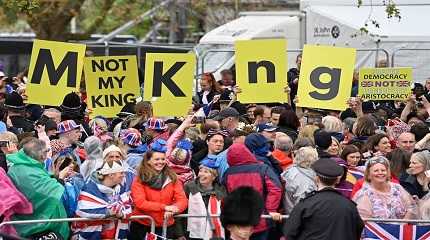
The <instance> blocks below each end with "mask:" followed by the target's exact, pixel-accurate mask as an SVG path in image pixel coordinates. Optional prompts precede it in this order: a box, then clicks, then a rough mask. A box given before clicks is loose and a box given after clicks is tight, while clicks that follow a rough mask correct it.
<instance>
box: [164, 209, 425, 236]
mask: <svg viewBox="0 0 430 240" xmlns="http://www.w3.org/2000/svg"><path fill="white" fill-rule="evenodd" d="M173 217H174V218H208V217H220V215H209V216H208V215H191V214H178V215H175V216H173ZM288 217H289V216H288V215H281V219H287V218H288ZM261 218H264V219H270V218H272V217H271V216H270V215H261ZM167 220H168V219H164V221H163V229H162V230H163V231H162V237H163V238H164V239H167V238H166V236H167V227H168V226H167ZM362 220H363V221H364V222H375V223H378V222H379V223H410V224H422V223H430V219H429V220H418V219H379V218H363V219H362Z"/></svg>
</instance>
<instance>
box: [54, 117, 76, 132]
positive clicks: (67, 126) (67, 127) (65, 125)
mask: <svg viewBox="0 0 430 240" xmlns="http://www.w3.org/2000/svg"><path fill="white" fill-rule="evenodd" d="M78 128H81V125H79V124H76V122H75V121H73V120H66V121H62V122H60V123H59V124H58V126H57V133H58V134H62V133H66V132H70V131H72V130H74V129H78Z"/></svg>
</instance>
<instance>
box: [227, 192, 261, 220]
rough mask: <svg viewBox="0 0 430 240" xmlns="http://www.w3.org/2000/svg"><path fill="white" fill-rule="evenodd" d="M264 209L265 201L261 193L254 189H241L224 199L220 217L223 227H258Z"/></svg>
mask: <svg viewBox="0 0 430 240" xmlns="http://www.w3.org/2000/svg"><path fill="white" fill-rule="evenodd" d="M263 209H264V201H263V197H262V196H261V194H260V193H258V192H257V191H256V190H254V189H253V188H252V187H239V188H237V189H235V190H234V191H233V192H231V193H230V194H229V195H227V197H226V198H225V199H224V206H223V208H222V209H221V216H220V218H221V223H222V226H223V227H224V228H226V227H227V226H228V225H240V226H256V225H258V223H259V222H260V219H261V218H260V216H261V214H262V213H263Z"/></svg>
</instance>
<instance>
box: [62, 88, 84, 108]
mask: <svg viewBox="0 0 430 240" xmlns="http://www.w3.org/2000/svg"><path fill="white" fill-rule="evenodd" d="M60 108H61V110H62V111H64V112H77V111H79V110H80V109H81V98H80V97H79V95H78V94H76V93H74V92H71V93H69V94H67V95H66V96H65V97H64V99H63V103H62V104H61V105H60Z"/></svg>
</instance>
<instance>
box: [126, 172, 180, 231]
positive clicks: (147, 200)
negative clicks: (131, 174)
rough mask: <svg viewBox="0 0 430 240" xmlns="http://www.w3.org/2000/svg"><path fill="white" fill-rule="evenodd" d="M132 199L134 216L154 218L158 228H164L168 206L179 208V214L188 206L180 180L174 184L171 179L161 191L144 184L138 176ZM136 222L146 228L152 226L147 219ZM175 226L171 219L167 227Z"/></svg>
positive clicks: (132, 190)
mask: <svg viewBox="0 0 430 240" xmlns="http://www.w3.org/2000/svg"><path fill="white" fill-rule="evenodd" d="M131 197H132V199H133V203H134V210H133V215H149V216H151V217H153V218H154V221H155V226H156V227H161V226H163V219H164V212H165V210H164V208H165V207H166V206H168V205H175V206H176V207H178V209H179V213H182V212H183V211H185V209H186V208H187V205H188V200H187V197H186V196H185V192H184V189H183V187H182V183H181V182H180V181H179V180H177V181H176V182H172V181H171V180H170V178H167V179H166V182H165V183H164V184H163V187H162V188H161V189H155V188H151V187H150V186H149V185H148V184H146V183H144V182H142V180H141V179H140V177H139V176H136V178H135V179H134V181H133V184H132V186H131ZM136 222H138V223H139V224H143V225H145V226H149V225H150V222H149V221H148V220H147V219H139V220H136ZM173 224H174V220H173V218H170V219H169V220H168V222H167V225H168V226H171V225H173Z"/></svg>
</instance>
